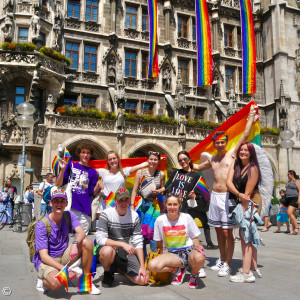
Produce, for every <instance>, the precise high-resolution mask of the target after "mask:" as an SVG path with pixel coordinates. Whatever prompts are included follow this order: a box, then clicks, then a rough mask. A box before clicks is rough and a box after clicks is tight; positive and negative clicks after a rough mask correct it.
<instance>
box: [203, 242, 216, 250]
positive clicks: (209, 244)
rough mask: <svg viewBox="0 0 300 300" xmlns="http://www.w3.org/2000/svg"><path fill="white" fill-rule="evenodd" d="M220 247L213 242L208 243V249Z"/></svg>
mask: <svg viewBox="0 0 300 300" xmlns="http://www.w3.org/2000/svg"><path fill="white" fill-rule="evenodd" d="M218 248H219V246H217V245H214V244H213V243H208V244H207V245H206V249H208V250H215V249H218Z"/></svg>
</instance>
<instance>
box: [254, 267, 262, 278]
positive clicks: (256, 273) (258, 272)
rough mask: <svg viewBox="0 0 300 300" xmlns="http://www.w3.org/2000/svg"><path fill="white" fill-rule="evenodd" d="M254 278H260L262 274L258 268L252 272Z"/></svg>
mask: <svg viewBox="0 0 300 300" xmlns="http://www.w3.org/2000/svg"><path fill="white" fill-rule="evenodd" d="M254 272H255V273H254V277H256V278H262V274H261V271H260V269H259V268H257V269H256V270H254Z"/></svg>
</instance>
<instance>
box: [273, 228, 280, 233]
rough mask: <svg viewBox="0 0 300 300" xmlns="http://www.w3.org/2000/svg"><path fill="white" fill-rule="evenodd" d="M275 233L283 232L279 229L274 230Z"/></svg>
mask: <svg viewBox="0 0 300 300" xmlns="http://www.w3.org/2000/svg"><path fill="white" fill-rule="evenodd" d="M273 232H274V233H281V231H280V230H279V229H277V230H275V231H273Z"/></svg>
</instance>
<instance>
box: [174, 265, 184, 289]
mask: <svg viewBox="0 0 300 300" xmlns="http://www.w3.org/2000/svg"><path fill="white" fill-rule="evenodd" d="M184 275H185V268H179V271H178V272H177V273H176V274H174V278H173V280H172V282H171V284H173V285H180V284H182V282H183V278H184Z"/></svg>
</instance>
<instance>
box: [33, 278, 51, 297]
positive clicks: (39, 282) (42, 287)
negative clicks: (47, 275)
mask: <svg viewBox="0 0 300 300" xmlns="http://www.w3.org/2000/svg"><path fill="white" fill-rule="evenodd" d="M36 289H37V290H38V291H39V292H42V293H45V292H47V291H48V290H49V289H48V288H47V287H46V286H45V285H44V283H43V280H42V279H41V278H39V277H38V279H37V282H36Z"/></svg>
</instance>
